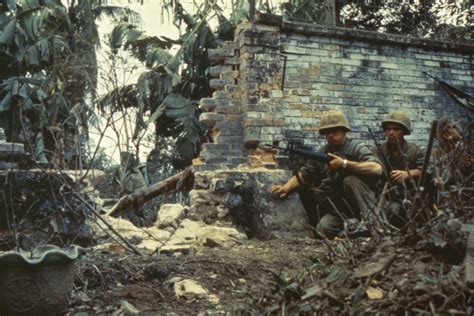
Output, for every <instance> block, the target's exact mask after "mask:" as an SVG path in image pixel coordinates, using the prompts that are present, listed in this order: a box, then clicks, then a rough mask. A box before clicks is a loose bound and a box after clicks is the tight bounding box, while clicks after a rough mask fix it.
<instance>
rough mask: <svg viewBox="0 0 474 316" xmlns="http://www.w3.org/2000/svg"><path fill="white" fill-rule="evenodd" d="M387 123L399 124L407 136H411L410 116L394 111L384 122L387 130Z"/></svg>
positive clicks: (383, 125)
mask: <svg viewBox="0 0 474 316" xmlns="http://www.w3.org/2000/svg"><path fill="white" fill-rule="evenodd" d="M387 123H395V124H399V125H401V126H402V127H403V129H404V130H405V134H406V135H410V134H411V131H412V130H411V122H410V118H409V117H408V114H407V113H406V112H404V111H394V112H391V113H389V114H388V115H387V116H386V117H385V118H384V119H383V121H382V127H383V128H384V129H385V126H386V125H387Z"/></svg>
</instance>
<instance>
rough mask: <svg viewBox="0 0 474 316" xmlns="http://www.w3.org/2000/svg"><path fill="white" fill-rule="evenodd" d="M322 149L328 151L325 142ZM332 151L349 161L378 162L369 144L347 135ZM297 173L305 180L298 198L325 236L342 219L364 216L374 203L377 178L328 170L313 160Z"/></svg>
mask: <svg viewBox="0 0 474 316" xmlns="http://www.w3.org/2000/svg"><path fill="white" fill-rule="evenodd" d="M322 151H323V152H325V153H328V152H330V151H329V147H328V146H327V145H326V146H324V147H323V148H322ZM331 153H332V154H335V155H338V156H340V157H342V158H345V159H348V160H351V161H356V162H364V161H372V162H377V163H379V164H380V161H379V159H378V158H377V156H376V155H374V153H373V152H372V151H371V150H370V148H369V146H367V145H365V144H363V143H361V142H358V141H355V140H352V139H349V138H347V139H346V141H345V143H344V144H343V145H342V147H341V148H340V149H338V150H337V151H334V152H331ZM300 172H301V174H302V175H303V179H304V182H303V183H302V184H303V186H302V190H301V191H300V198H301V200H302V203H303V206H304V207H305V210H306V212H307V214H308V218H309V221H310V224H311V225H313V226H315V227H316V231H317V232H318V233H319V234H322V235H324V236H326V237H328V238H333V237H335V236H336V235H337V234H338V233H339V232H340V231H341V230H342V229H343V225H344V220H345V219H349V218H358V219H360V218H364V217H365V216H367V215H368V213H369V212H370V209H371V208H373V206H374V205H375V185H376V183H377V182H378V181H379V178H378V177H374V176H361V175H354V174H350V173H349V172H347V171H346V170H340V171H338V172H328V171H327V170H326V165H324V164H323V163H321V162H317V161H314V160H309V161H308V162H307V163H306V164H305V165H304V166H303V167H302V168H301V169H300Z"/></svg>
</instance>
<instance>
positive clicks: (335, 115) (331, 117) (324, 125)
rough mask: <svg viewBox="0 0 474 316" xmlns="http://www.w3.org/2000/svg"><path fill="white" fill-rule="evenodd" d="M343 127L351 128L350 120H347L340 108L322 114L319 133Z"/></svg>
mask: <svg viewBox="0 0 474 316" xmlns="http://www.w3.org/2000/svg"><path fill="white" fill-rule="evenodd" d="M336 127H342V128H344V129H346V130H347V131H350V130H351V127H350V125H349V121H348V120H347V118H346V116H345V115H344V113H342V112H341V111H338V110H330V111H327V112H325V113H324V114H323V115H321V120H320V124H319V133H320V134H324V131H325V130H328V129H331V128H336Z"/></svg>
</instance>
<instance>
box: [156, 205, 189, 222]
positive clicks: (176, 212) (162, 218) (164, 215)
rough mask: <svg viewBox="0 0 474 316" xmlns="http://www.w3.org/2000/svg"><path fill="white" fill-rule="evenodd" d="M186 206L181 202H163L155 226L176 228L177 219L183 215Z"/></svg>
mask: <svg viewBox="0 0 474 316" xmlns="http://www.w3.org/2000/svg"><path fill="white" fill-rule="evenodd" d="M185 212H186V208H185V207H184V206H183V205H181V204H163V205H162V206H161V207H160V210H159V211H158V215H157V219H156V226H157V227H159V228H164V227H169V226H171V227H174V228H177V226H178V223H179V221H180V220H181V219H182V218H183V217H184V215H185Z"/></svg>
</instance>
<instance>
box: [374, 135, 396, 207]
mask: <svg viewBox="0 0 474 316" xmlns="http://www.w3.org/2000/svg"><path fill="white" fill-rule="evenodd" d="M367 129H368V130H369V134H370V137H371V138H372V140H373V141H374V144H375V147H377V151H378V153H379V154H380V156H381V157H382V160H383V164H384V166H385V168H383V170H384V173H385V177H386V179H387V183H388V184H389V186H390V187H391V188H392V190H390V194H391V196H392V198H393V199H395V200H399V199H400V198H403V196H402V194H401V192H400V190H399V187H398V186H397V185H393V184H391V182H390V173H391V172H392V170H393V168H392V164H391V163H390V161H389V160H388V158H387V156H385V154H384V152H383V150H382V145H380V143H379V142H378V141H377V139H376V138H375V136H374V134H373V133H372V130H371V129H370V127H369V126H367Z"/></svg>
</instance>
